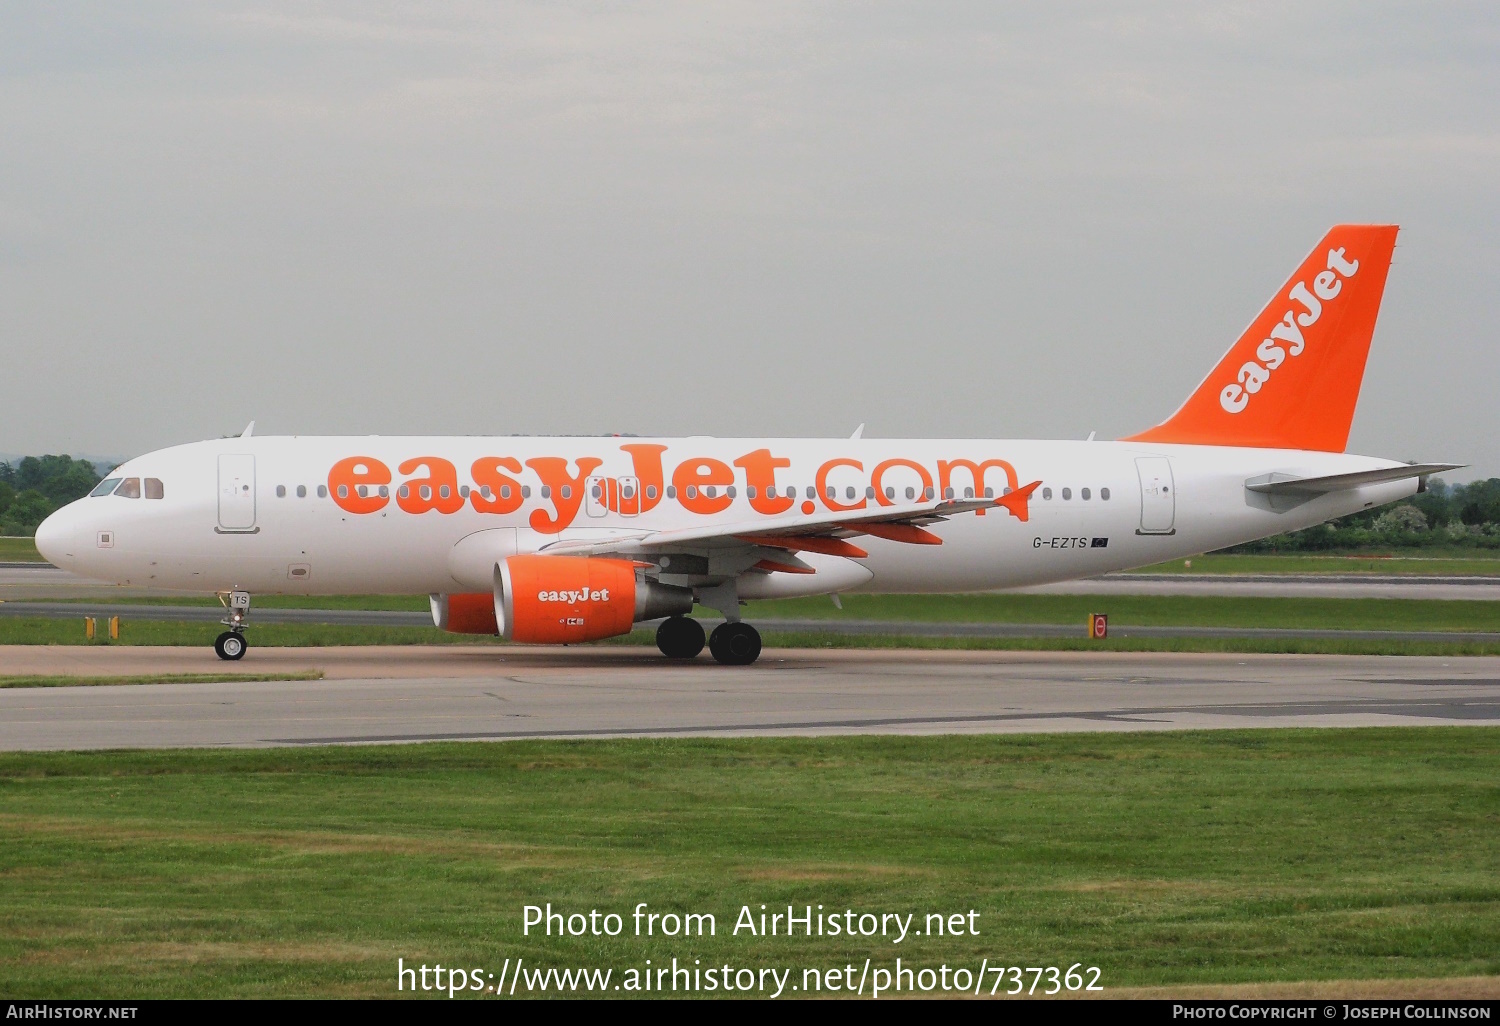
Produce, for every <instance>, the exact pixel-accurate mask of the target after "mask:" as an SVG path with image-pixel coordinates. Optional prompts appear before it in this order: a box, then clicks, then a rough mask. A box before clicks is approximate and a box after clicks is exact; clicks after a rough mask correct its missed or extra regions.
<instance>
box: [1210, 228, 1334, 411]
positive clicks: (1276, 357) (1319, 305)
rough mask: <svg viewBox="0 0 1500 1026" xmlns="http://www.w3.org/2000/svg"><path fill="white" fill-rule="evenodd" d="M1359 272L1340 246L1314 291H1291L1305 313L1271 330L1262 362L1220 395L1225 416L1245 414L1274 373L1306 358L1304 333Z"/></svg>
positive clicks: (1259, 354) (1302, 285)
mask: <svg viewBox="0 0 1500 1026" xmlns="http://www.w3.org/2000/svg"><path fill="white" fill-rule="evenodd" d="M1358 270H1359V261H1358V260H1347V259H1345V257H1344V247H1342V246H1340V247H1339V248H1338V249H1330V250H1329V251H1328V269H1327V270H1326V271H1320V272H1319V273H1318V274H1317V275H1316V276H1314V277H1313V283H1312V289H1311V291H1309V290H1308V287H1307V283H1306V282H1303V281H1299V282H1297V284H1295V285H1293V286H1292V287H1291V290H1290V291H1288V292H1287V299H1288V300H1289V301H1291V302H1293V303H1297V304H1299V305H1300V306H1301V307H1302V309H1301V311H1300V312H1299V311H1298V310H1296V309H1291V310H1288V311H1287V312H1286V315H1285V316H1284V317H1282V319H1281V323H1279V324H1277V325H1276V326H1275V327H1273V328H1272V329H1271V332H1270V337H1269V338H1267V339H1266V340H1265V341H1264V342H1262V343H1261V344H1260V345H1259V346H1257V347H1256V349H1255V356H1256V359H1257V360H1260V361H1262V362H1260V363H1257V362H1256V361H1255V360H1250V361H1248V362H1246V363H1245V364H1243V365H1242V366H1241V367H1240V369H1239V373H1238V374H1237V375H1236V377H1237V380H1235V381H1232V382H1230V383H1229V384H1227V385H1225V386H1224V388H1223V390H1222V391H1220V392H1219V405H1220V406H1222V407H1224V410H1225V412H1227V413H1241V412H1243V411H1244V409H1245V407H1246V406H1249V405H1250V397H1251V396H1252V395H1254V394H1255V393H1256V392H1259V391H1260V390H1261V389H1262V388H1263V387H1265V384H1266V382H1268V381H1270V380H1271V375H1272V373H1274V372H1275V370H1276V368H1278V367H1280V366H1281V365H1282V364H1283V363H1284V362H1285V361H1286V358H1287V357H1288V356H1293V357H1296V356H1301V355H1302V351H1303V350H1304V349H1306V348H1307V341H1306V339H1305V338H1304V337H1303V334H1302V329H1303V328H1310V327H1312V326H1313V325H1314V324H1316V323H1317V322H1318V318H1319V317H1321V316H1323V304H1324V303H1330V302H1332V301H1333V300H1335V299H1337V298H1338V294H1339V292H1341V291H1342V290H1343V288H1344V278H1352V277H1354V274H1355V272H1357V271H1358ZM1341 276H1342V277H1341ZM1282 343H1285V346H1283V345H1282Z"/></svg>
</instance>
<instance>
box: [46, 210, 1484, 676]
mask: <svg viewBox="0 0 1500 1026" xmlns="http://www.w3.org/2000/svg"><path fill="white" fill-rule="evenodd" d="M1397 231H1398V228H1397V226H1394V225H1338V226H1336V227H1334V228H1332V229H1331V230H1330V231H1329V232H1328V233H1327V235H1326V236H1325V237H1324V238H1323V240H1322V241H1321V242H1320V243H1319V244H1318V245H1317V247H1316V248H1315V249H1314V250H1313V251H1312V253H1311V254H1310V255H1309V256H1308V257H1307V258H1306V259H1305V260H1303V262H1302V264H1301V265H1300V266H1299V267H1298V268H1297V271H1296V273H1295V274H1293V275H1292V277H1291V278H1290V279H1289V280H1288V281H1287V283H1286V284H1285V285H1284V286H1283V287H1282V288H1281V289H1280V290H1278V291H1277V293H1276V295H1275V296H1274V297H1273V298H1272V299H1271V301H1270V302H1269V303H1268V304H1267V305H1266V307H1265V309H1264V310H1262V311H1261V313H1260V315H1259V316H1258V317H1256V318H1255V320H1254V321H1253V322H1252V323H1251V325H1250V327H1249V328H1248V329H1247V330H1246V331H1245V333H1244V334H1243V335H1241V336H1240V338H1239V339H1238V340H1237V341H1236V342H1235V343H1234V345H1233V346H1231V347H1230V349H1229V351H1228V352H1227V353H1226V354H1225V355H1224V356H1223V358H1222V359H1220V360H1219V362H1218V363H1217V364H1215V366H1214V368H1213V369H1212V370H1211V371H1210V372H1209V374H1208V376H1207V377H1206V378H1204V380H1203V382H1202V384H1201V385H1199V387H1198V388H1197V389H1196V390H1195V391H1194V392H1193V393H1192V394H1191V395H1190V396H1189V397H1188V399H1187V401H1186V402H1184V403H1183V404H1182V406H1181V408H1179V409H1178V410H1177V411H1176V412H1175V413H1173V414H1172V415H1171V416H1170V417H1168V418H1167V419H1166V420H1164V421H1162V422H1161V423H1160V424H1158V425H1157V426H1155V427H1153V428H1150V429H1148V430H1145V431H1142V432H1140V433H1138V434H1134V435H1131V436H1129V437H1126V438H1122V439H1118V440H1115V441H1095V440H1093V437H1092V436H1090V438H1089V440H1087V441H1038V440H974V439H924V440H888V439H867V438H863V437H861V431H856V432H855V433H854V436H853V437H851V438H839V439H810V438H800V439H799V438H745V439H731V438H709V437H688V438H636V437H622V436H613V437H603V438H573V437H569V438H540V437H537V438H526V437H509V438H505V437H380V436H369V437H299V436H289V437H274V436H256V435H254V434H253V428H254V424H253V423H252V424H251V426H250V428H247V429H246V431H245V434H244V435H242V436H240V437H237V438H225V439H217V440H211V441H203V442H194V443H191V444H187V445H179V446H174V447H171V448H167V449H161V450H158V451H156V452H151V453H147V454H146V455H144V456H140V457H137V458H135V459H132V460H129V461H127V462H126V463H124V464H122V465H121V466H120V467H118V468H116V469H115V470H114V471H112V472H111V473H110V475H109V477H108V478H107V479H106V480H104V481H102V482H101V483H100V484H99V486H98V487H97V488H95V489H94V490H93V492H92V494H91V495H89V496H88V497H86V498H83V499H80V500H78V501H76V502H74V503H71V504H69V505H68V506H66V507H64V508H62V509H60V510H58V511H57V512H55V513H53V514H52V515H51V516H50V517H48V518H47V520H46V521H45V522H44V523H43V524H42V525H41V526H40V527H39V528H38V530H37V534H36V544H37V548H38V549H39V550H40V551H41V553H42V555H43V556H45V557H46V558H47V559H48V560H49V561H50V562H52V563H53V564H55V565H57V566H59V567H63V568H65V569H67V570H70V571H73V572H74V573H77V574H81V575H83V576H86V577H90V578H96V579H99V580H102V581H108V582H111V583H114V584H118V585H126V586H130V587H136V588H141V587H144V588H171V589H190V590H195V591H202V592H204V593H209V592H213V593H216V594H218V595H219V596H220V599H221V601H223V602H224V604H225V606H226V610H227V615H226V617H225V619H224V626H225V628H226V629H225V631H224V632H223V633H222V634H220V635H219V637H218V638H217V640H216V641H215V644H214V647H215V650H216V651H217V653H218V655H219V656H220V657H221V658H223V659H226V660H235V659H240V658H242V657H243V656H244V655H245V652H246V650H247V642H246V638H245V628H246V626H247V624H248V622H249V612H250V603H251V596H252V595H254V594H261V595H277V594H295V595H339V594H422V593H425V594H427V595H429V596H430V604H431V610H432V618H433V623H434V624H435V625H436V626H437V627H439V628H442V629H444V630H447V631H452V632H456V633H462V634H475V635H499V636H501V637H503V638H505V639H507V640H510V641H513V642H524V643H536V644H574V643H579V642H586V641H594V640H599V639H603V638H609V637H614V636H617V635H622V634H625V633H628V632H629V631H631V630H632V629H633V628H634V626H635V625H636V624H638V623H641V622H644V621H653V620H660V621H661V623H660V625H659V626H658V628H657V631H656V642H657V645H658V647H659V648H660V649H661V652H662V653H663V654H664V655H665V656H667V657H669V658H672V659H690V658H693V657H695V656H697V655H698V654H699V653H700V652H701V651H702V650H703V647H704V644H705V632H704V629H703V627H702V625H700V624H699V623H698V621H696V620H694V619H692V618H691V617H690V616H689V615H688V614H690V613H691V612H692V610H693V608H694V606H695V604H696V605H701V606H704V607H706V608H709V609H713V610H717V611H718V612H719V613H720V614H721V615H722V616H723V617H724V622H723V623H722V624H721V625H719V626H718V627H716V628H715V629H714V631H713V633H712V635H711V636H709V637H707V639H706V641H707V645H708V648H709V651H710V653H711V654H712V656H713V658H714V659H716V660H717V661H719V662H720V663H724V664H729V665H745V664H749V663H753V662H754V661H755V660H756V658H757V657H758V656H759V655H760V650H761V639H760V635H759V633H758V632H757V631H756V629H755V628H754V627H753V626H752V625H751V624H749V623H746V622H745V621H744V620H743V619H742V618H741V606H742V605H743V604H744V603H745V602H746V601H747V600H752V599H770V598H786V597H793V596H807V595H831V596H834V598H835V600H837V597H838V596H839V595H840V594H842V593H845V592H881V593H896V592H970V591H981V590H994V589H1003V588H1013V587H1018V586H1023V585H1035V584H1044V583H1048V582H1054V581H1064V580H1069V579H1074V578H1082V577H1091V576H1095V575H1098V574H1102V573H1106V572H1108V571H1113V570H1123V569H1128V568H1130V567H1136V566H1143V565H1148V564H1152V563H1158V562H1161V561H1163V560H1168V559H1174V558H1181V557H1183V556H1191V555H1193V554H1195V553H1200V552H1205V551H1209V550H1213V549H1218V548H1223V547H1225V546H1229V545H1234V544H1237V543H1240V542H1246V541H1250V540H1253V539H1256V538H1263V537H1266V536H1269V535H1273V534H1279V533H1282V532H1284V531H1294V530H1298V529H1301V528H1306V527H1311V526H1313V525H1315V524H1320V523H1323V522H1325V521H1327V520H1331V519H1333V518H1336V517H1341V516H1345V515H1347V514H1350V513H1355V512H1358V511H1360V510H1364V509H1369V508H1371V507H1373V506H1376V505H1380V504H1384V503H1389V502H1392V501H1394V500H1397V499H1400V498H1403V497H1405V496H1408V495H1412V494H1414V493H1416V492H1419V491H1422V490H1423V489H1424V488H1425V486H1426V481H1427V478H1428V477H1429V476H1430V475H1432V474H1436V473H1440V472H1443V471H1448V470H1453V469H1457V468H1458V466H1459V465H1458V464H1447V463H1442V464H1439V463H1423V464H1407V463H1402V462H1398V461H1394V460H1388V459H1379V458H1376V457H1370V456H1359V455H1352V454H1347V453H1346V452H1345V448H1346V445H1347V442H1348V437H1349V429H1350V424H1351V423H1352V421H1353V418H1354V409H1355V404H1356V402H1357V400H1358V398H1359V389H1360V383H1361V380H1362V378H1363V375H1364V369H1365V362H1366V357H1367V355H1368V352H1369V347H1370V340H1371V337H1372V335H1373V333H1374V330H1375V320H1376V315H1377V313H1378V312H1379V308H1380V301H1381V297H1382V294H1383V293H1384V290H1385V282H1386V277H1387V273H1388V271H1389V269H1390V264H1391V257H1392V254H1393V252H1394V250H1395V244H1396V234H1397ZM862 427H863V426H861V430H862Z"/></svg>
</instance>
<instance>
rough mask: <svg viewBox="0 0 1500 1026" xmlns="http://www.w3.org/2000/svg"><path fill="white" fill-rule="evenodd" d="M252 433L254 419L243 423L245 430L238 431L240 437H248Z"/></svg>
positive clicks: (253, 431)
mask: <svg viewBox="0 0 1500 1026" xmlns="http://www.w3.org/2000/svg"><path fill="white" fill-rule="evenodd" d="M253 434H255V421H253V420H252V421H251V422H250V423H249V424H247V425H245V430H243V431H241V432H240V437H241V438H249V437H250V436H251V435H253Z"/></svg>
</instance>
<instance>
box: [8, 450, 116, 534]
mask: <svg viewBox="0 0 1500 1026" xmlns="http://www.w3.org/2000/svg"><path fill="white" fill-rule="evenodd" d="M98 483H99V475H98V474H97V473H96V472H95V470H94V465H93V464H92V463H90V462H88V461H87V460H75V459H74V458H73V457H71V456H27V457H26V458H25V459H22V460H19V461H17V462H16V463H15V464H10V463H0V534H5V535H32V534H36V529H37V525H38V524H40V523H41V522H42V521H43V520H46V519H47V517H48V515H49V514H50V513H51V512H52V511H53V510H55V509H58V508H59V507H62V506H66V505H67V504H68V503H70V502H72V501H73V500H74V499H81V498H83V497H84V496H85V495H87V494H88V493H89V492H90V491H92V490H93V487H94V485H96V484H98Z"/></svg>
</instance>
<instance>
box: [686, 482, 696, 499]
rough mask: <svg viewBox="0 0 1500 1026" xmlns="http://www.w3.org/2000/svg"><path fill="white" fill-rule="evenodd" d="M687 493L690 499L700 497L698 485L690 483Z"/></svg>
mask: <svg viewBox="0 0 1500 1026" xmlns="http://www.w3.org/2000/svg"><path fill="white" fill-rule="evenodd" d="M686 494H687V497H688V498H689V499H696V498H697V497H698V486H697V485H688V486H687V492H686Z"/></svg>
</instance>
